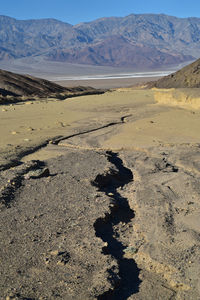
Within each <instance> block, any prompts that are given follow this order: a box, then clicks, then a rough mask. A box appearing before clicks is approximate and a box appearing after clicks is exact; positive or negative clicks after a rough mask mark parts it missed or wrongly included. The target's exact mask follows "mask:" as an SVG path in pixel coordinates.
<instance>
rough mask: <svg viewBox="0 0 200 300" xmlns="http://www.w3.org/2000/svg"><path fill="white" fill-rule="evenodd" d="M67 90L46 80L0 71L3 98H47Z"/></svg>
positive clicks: (0, 86)
mask: <svg viewBox="0 0 200 300" xmlns="http://www.w3.org/2000/svg"><path fill="white" fill-rule="evenodd" d="M65 90H66V88H64V87H62V86H60V85H58V84H55V83H53V82H50V81H48V80H45V79H40V78H36V77H32V76H28V75H26V76H24V75H19V74H15V73H12V72H8V71H4V70H0V94H1V95H3V96H6V95H13V96H23V95H24V96H29V95H37V96H45V95H49V94H51V93H61V92H64V91H65Z"/></svg>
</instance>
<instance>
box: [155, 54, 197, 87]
mask: <svg viewBox="0 0 200 300" xmlns="http://www.w3.org/2000/svg"><path fill="white" fill-rule="evenodd" d="M150 85H151V86H152V87H157V88H200V59H198V60H196V61H195V62H194V63H192V64H190V65H188V66H186V67H184V68H182V69H181V70H179V71H177V72H176V73H173V74H170V75H168V76H166V77H163V78H161V79H159V80H158V81H156V82H153V83H150Z"/></svg>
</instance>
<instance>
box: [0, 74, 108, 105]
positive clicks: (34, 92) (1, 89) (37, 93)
mask: <svg viewBox="0 0 200 300" xmlns="http://www.w3.org/2000/svg"><path fill="white" fill-rule="evenodd" d="M104 92H105V91H104V90H98V89H94V88H92V87H82V86H77V87H71V88H70V87H63V86H60V85H58V84H56V83H54V82H51V81H48V80H45V79H41V78H37V77H33V76H30V75H20V74H15V73H12V72H8V71H4V70H0V104H8V103H15V102H18V101H26V100H29V99H30V96H31V99H37V98H41V97H43V98H46V97H53V98H57V99H66V98H69V97H75V96H81V95H89V94H102V93H104Z"/></svg>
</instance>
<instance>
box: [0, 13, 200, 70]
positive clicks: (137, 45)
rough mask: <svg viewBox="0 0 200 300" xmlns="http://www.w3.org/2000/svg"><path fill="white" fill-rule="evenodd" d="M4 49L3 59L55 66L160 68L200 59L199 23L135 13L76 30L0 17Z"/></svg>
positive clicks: (50, 21)
mask: <svg viewBox="0 0 200 300" xmlns="http://www.w3.org/2000/svg"><path fill="white" fill-rule="evenodd" d="M0 44H1V47H0V59H1V60H5V59H13V58H20V57H30V56H43V57H45V58H46V59H48V60H53V61H54V60H56V61H67V62H76V63H84V64H93V65H109V66H127V65H129V66H133V67H141V68H145V67H151V68H157V67H159V66H161V65H162V66H169V65H173V64H178V63H181V62H185V61H190V60H192V59H194V57H195V58H198V57H199V49H200V19H199V18H185V19H179V18H176V17H171V16H167V15H154V14H144V15H134V14H131V15H129V16H127V17H111V18H102V19H98V20H95V21H93V22H89V23H81V24H78V25H75V26H72V25H70V24H68V23H64V22H61V21H58V20H54V19H42V20H26V21H20V20H16V19H13V18H10V17H6V16H0ZM142 58H143V59H142Z"/></svg>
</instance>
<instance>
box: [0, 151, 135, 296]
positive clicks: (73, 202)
mask: <svg viewBox="0 0 200 300" xmlns="http://www.w3.org/2000/svg"><path fill="white" fill-rule="evenodd" d="M47 170H48V171H47ZM102 174H103V175H102ZM2 176H3V178H4V179H5V181H6V180H7V179H8V178H10V179H8V180H10V182H9V183H11V185H12V182H14V180H15V178H18V180H19V184H18V185H14V188H12V190H10V189H9V193H10V194H6V193H4V194H3V195H4V196H5V194H6V195H7V196H6V198H5V199H4V198H2V199H3V201H2V203H1V205H2V206H1V226H0V228H1V229H0V235H1V240H0V243H1V245H0V249H1V251H0V258H1V268H0V273H1V276H0V294H1V297H2V298H1V299H5V298H6V297H7V299H127V298H128V296H129V295H131V294H132V293H135V292H137V290H138V286H139V283H140V281H139V279H138V273H139V270H138V269H137V266H136V264H135V262H134V260H133V259H124V258H123V250H124V249H125V248H126V247H127V246H128V238H129V234H130V233H131V231H132V226H131V224H130V220H131V219H132V218H133V217H134V212H133V211H132V210H131V209H130V207H129V204H128V201H127V199H126V198H125V197H123V196H122V195H121V193H120V192H119V191H118V190H119V189H124V187H125V186H126V185H127V184H128V183H129V182H130V181H132V179H133V175H132V172H131V171H130V170H128V169H127V168H126V167H125V166H123V162H122V161H121V160H120V158H119V157H118V156H117V154H115V153H112V152H109V153H97V152H94V151H87V152H86V151H78V152H77V151H76V152H73V151H68V153H67V154H66V155H65V156H62V157H59V158H57V159H56V160H55V159H54V160H53V159H52V160H49V161H48V162H47V163H46V166H44V165H42V164H41V163H39V162H30V163H28V164H22V165H21V166H17V167H15V168H13V169H10V170H6V171H4V173H3V174H2ZM102 182H103V185H102ZM2 185H3V181H2ZM3 186H4V185H3ZM9 195H10V201H8V198H9ZM120 210H122V214H121V213H120ZM101 223H102V224H101ZM125 228H127V229H128V230H125ZM107 229H108V232H106V231H107ZM122 229H123V231H124V232H125V234H124V237H123V238H122V240H121V238H120V232H121V230H122ZM124 232H123V233H124ZM126 268H128V270H129V271H130V272H131V273H129V275H130V276H129V277H130V278H131V282H133V283H134V285H133V286H134V287H131V285H130V279H129V280H128V276H127V275H126ZM132 276H133V277H132ZM128 286H129V287H128ZM8 297H10V298H8Z"/></svg>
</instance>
